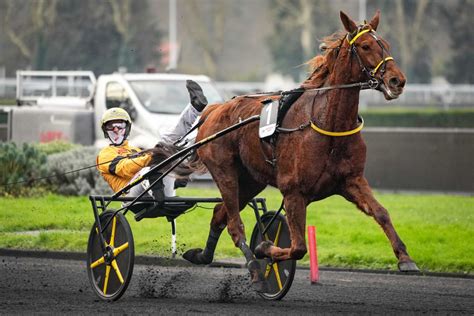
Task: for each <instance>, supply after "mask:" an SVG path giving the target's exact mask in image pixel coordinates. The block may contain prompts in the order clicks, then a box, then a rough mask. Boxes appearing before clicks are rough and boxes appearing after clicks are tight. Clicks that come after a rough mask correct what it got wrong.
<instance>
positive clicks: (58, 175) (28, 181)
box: [1, 150, 146, 187]
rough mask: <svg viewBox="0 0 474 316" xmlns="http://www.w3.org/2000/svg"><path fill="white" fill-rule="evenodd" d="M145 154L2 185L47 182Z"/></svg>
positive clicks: (143, 152)
mask: <svg viewBox="0 0 474 316" xmlns="http://www.w3.org/2000/svg"><path fill="white" fill-rule="evenodd" d="M145 153H146V150H143V151H141V152H139V153H135V154H132V155H128V156H125V157H122V158H120V159H113V160H110V161H104V162H101V163H98V164H95V165H90V166H87V167H82V168H79V169H75V170H70V171H66V172H63V173H60V174H55V175H52V176H45V177H39V178H33V179H29V180H22V181H17V182H9V183H4V184H1V186H5V187H7V186H10V185H15V184H21V183H30V182H34V181H39V180H47V179H52V178H58V177H61V176H65V175H68V174H71V173H75V172H80V171H84V170H87V169H91V168H97V167H98V166H101V165H105V164H108V163H111V162H112V161H114V160H116V161H117V160H118V161H120V160H122V159H134V158H137V157H139V156H140V155H143V154H145Z"/></svg>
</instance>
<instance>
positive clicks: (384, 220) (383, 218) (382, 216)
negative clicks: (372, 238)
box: [373, 208, 392, 227]
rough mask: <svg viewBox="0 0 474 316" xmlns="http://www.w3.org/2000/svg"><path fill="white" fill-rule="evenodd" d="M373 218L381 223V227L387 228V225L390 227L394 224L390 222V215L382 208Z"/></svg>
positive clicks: (375, 212)
mask: <svg viewBox="0 0 474 316" xmlns="http://www.w3.org/2000/svg"><path fill="white" fill-rule="evenodd" d="M373 216H374V218H375V220H376V221H377V223H379V225H380V226H382V227H385V226H386V225H389V224H390V223H391V222H392V221H391V220H390V215H389V214H388V212H387V210H386V209H384V208H380V209H377V210H376V211H374V213H373Z"/></svg>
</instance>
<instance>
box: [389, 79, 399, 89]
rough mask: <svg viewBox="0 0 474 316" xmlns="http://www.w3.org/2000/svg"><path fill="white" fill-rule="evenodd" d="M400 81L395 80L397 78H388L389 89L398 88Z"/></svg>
mask: <svg viewBox="0 0 474 316" xmlns="http://www.w3.org/2000/svg"><path fill="white" fill-rule="evenodd" d="M400 83H401V82H400V80H399V79H398V78H397V77H392V78H390V80H389V81H388V84H389V85H390V86H391V87H398V86H400Z"/></svg>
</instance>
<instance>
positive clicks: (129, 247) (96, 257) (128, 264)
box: [87, 212, 135, 301]
mask: <svg viewBox="0 0 474 316" xmlns="http://www.w3.org/2000/svg"><path fill="white" fill-rule="evenodd" d="M112 216H113V212H104V213H102V214H101V215H100V217H99V218H100V223H101V225H102V226H103V225H105V224H106V223H107V222H108V221H109V220H110V219H111V218H112ZM114 224H115V236H114V240H113V241H112V240H111V235H112V230H113V227H114ZM103 236H104V238H105V241H106V242H107V244H108V245H109V246H110V245H112V243H113V247H111V251H110V253H114V255H113V256H111V258H112V259H109V260H106V259H104V255H105V254H106V253H107V251H105V252H104V251H103V250H102V247H101V246H100V238H99V235H98V230H97V225H96V223H94V225H93V226H92V230H91V233H90V235H89V243H88V246H87V274H88V276H89V281H90V283H91V286H92V289H93V290H94V293H95V294H97V296H98V297H100V298H101V299H103V300H105V301H116V300H118V299H119V298H120V297H121V296H122V295H123V293H125V291H126V290H127V287H128V284H129V283H130V279H131V278H132V274H133V265H134V259H135V251H134V243H133V235H132V230H131V229H130V225H129V224H128V221H127V219H126V218H125V216H124V215H123V214H122V213H117V214H116V215H115V218H114V219H112V220H111V221H110V224H109V225H108V227H107V229H106V230H105V231H104V235H103ZM114 266H115V267H114ZM107 270H108V272H107ZM117 270H118V271H119V272H120V275H121V277H122V280H120V277H119V273H117ZM107 273H108V274H109V275H108V277H107Z"/></svg>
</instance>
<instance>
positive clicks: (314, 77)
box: [301, 31, 346, 88]
mask: <svg viewBox="0 0 474 316" xmlns="http://www.w3.org/2000/svg"><path fill="white" fill-rule="evenodd" d="M345 36H346V33H345V32H342V31H339V32H336V33H333V34H331V35H329V36H326V37H325V38H323V40H322V41H321V45H320V46H319V47H320V49H321V50H322V51H324V53H323V55H317V56H315V57H313V58H311V59H310V60H308V61H307V62H306V64H307V65H308V66H309V71H310V73H311V75H310V76H309V77H308V79H306V80H305V81H304V82H303V83H302V84H301V86H302V87H304V88H319V87H321V86H323V85H324V83H325V82H326V80H327V79H328V77H329V74H330V73H331V71H332V68H333V66H334V62H335V59H336V57H337V54H338V50H339V48H340V47H341V41H342V40H343V39H344V37H345Z"/></svg>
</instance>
